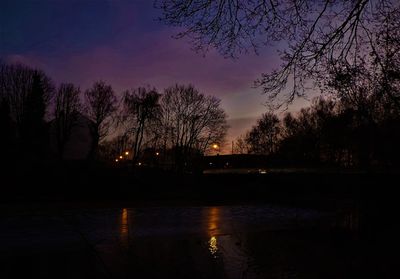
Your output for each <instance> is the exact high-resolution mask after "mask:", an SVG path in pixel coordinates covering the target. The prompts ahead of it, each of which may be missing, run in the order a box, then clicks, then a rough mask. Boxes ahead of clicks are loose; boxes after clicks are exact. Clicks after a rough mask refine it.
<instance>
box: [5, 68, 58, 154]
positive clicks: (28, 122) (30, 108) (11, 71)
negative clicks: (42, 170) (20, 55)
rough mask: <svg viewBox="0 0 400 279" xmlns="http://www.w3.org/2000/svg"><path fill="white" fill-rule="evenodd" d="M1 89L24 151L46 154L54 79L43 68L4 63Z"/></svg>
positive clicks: (18, 141) (22, 152) (21, 151)
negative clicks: (49, 106)
mask: <svg viewBox="0 0 400 279" xmlns="http://www.w3.org/2000/svg"><path fill="white" fill-rule="evenodd" d="M0 92H1V94H0V95H1V98H2V99H3V102H4V104H7V106H8V110H9V116H10V118H11V121H12V123H14V126H15V130H16V140H17V143H16V144H17V146H18V150H19V152H20V155H21V156H26V157H30V158H32V159H33V158H38V157H42V156H44V154H45V144H46V142H47V137H46V134H47V130H46V125H45V116H46V112H47V107H48V104H49V102H50V100H51V98H52V95H53V92H54V87H53V84H52V82H51V80H50V79H49V78H48V77H47V76H46V75H45V74H44V73H43V72H42V71H40V70H34V69H31V68H29V67H26V66H23V65H6V64H0Z"/></svg>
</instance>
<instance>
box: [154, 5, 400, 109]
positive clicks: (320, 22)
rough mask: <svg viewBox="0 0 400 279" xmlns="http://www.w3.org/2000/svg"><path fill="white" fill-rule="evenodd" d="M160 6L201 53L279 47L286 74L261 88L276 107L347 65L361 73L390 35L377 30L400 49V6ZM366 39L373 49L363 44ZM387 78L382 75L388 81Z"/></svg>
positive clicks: (273, 75) (276, 73) (270, 76)
mask: <svg viewBox="0 0 400 279" xmlns="http://www.w3.org/2000/svg"><path fill="white" fill-rule="evenodd" d="M156 3H157V4H156V6H157V7H158V8H160V9H161V10H162V11H163V15H162V17H161V20H162V21H164V22H165V23H167V24H169V25H172V26H178V27H183V31H182V32H180V33H179V34H178V35H177V37H178V38H182V37H188V38H189V39H190V40H191V41H192V42H193V44H194V46H195V49H196V50H200V51H207V50H208V49H209V48H216V49H218V50H219V51H220V52H221V53H222V54H224V55H226V56H234V57H235V56H237V55H239V54H240V53H242V52H247V51H250V50H254V51H256V52H257V51H258V49H259V48H260V46H265V45H270V44H279V47H281V48H282V49H281V52H280V57H281V60H282V62H283V63H282V65H281V67H280V68H278V69H275V70H273V71H271V72H269V73H265V74H262V76H261V78H260V79H259V80H257V81H256V85H258V86H261V87H263V90H264V92H265V93H266V94H268V99H269V101H270V102H273V101H275V104H276V105H278V106H279V105H282V104H283V103H288V102H289V103H290V102H291V101H293V99H294V98H295V97H297V96H304V95H305V94H306V93H307V85H308V84H309V81H313V82H316V83H317V84H319V85H323V83H324V81H325V77H326V75H327V74H328V73H329V72H330V70H331V67H332V66H335V65H337V64H338V65H340V64H341V63H349V64H351V65H353V66H356V65H357V63H358V56H359V55H360V54H363V55H367V54H368V53H370V52H371V50H372V51H374V50H373V48H372V45H378V42H379V40H380V39H379V38H380V37H381V38H384V37H385V35H383V34H385V33H383V32H376V30H377V28H378V29H379V27H381V26H387V27H388V28H386V31H390V33H391V34H392V35H391V36H390V37H391V38H392V42H393V46H394V45H395V44H396V42H397V45H398V39H399V37H398V36H397V33H398V32H399V31H398V30H399V28H398V27H399V22H400V9H399V7H400V3H399V2H398V1H397V0H376V1H375V0H355V1H346V0H339V1H330V0H321V1H317V2H315V1H311V0H306V1H303V0H293V1H274V0H273V1H269V0H255V1H229V0H218V1H208V0H196V1H184V0H158V1H156ZM379 34H381V35H379ZM393 35H395V36H393ZM394 37H396V39H393V38H394ZM365 38H368V39H370V40H371V41H372V44H365ZM379 49H380V47H375V50H379ZM369 62H372V61H371V60H369ZM378 62H379V61H378ZM381 62H382V61H381ZM385 65H387V64H385V63H382V66H385ZM396 75H397V74H396ZM388 77H389V75H384V76H383V80H385V79H386V78H388ZM386 84H387V83H386ZM287 85H290V88H287Z"/></svg>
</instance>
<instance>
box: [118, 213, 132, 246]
mask: <svg viewBox="0 0 400 279" xmlns="http://www.w3.org/2000/svg"><path fill="white" fill-rule="evenodd" d="M129 223H130V220H129V212H128V209H127V208H123V209H122V211H121V221H120V240H121V244H122V245H123V246H128V245H129Z"/></svg>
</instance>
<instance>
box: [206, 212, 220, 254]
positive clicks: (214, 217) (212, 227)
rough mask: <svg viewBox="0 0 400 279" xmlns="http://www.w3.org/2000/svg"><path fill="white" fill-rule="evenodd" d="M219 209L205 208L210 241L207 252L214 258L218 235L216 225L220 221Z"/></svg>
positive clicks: (216, 250)
mask: <svg viewBox="0 0 400 279" xmlns="http://www.w3.org/2000/svg"><path fill="white" fill-rule="evenodd" d="M219 214H220V209H219V208H218V207H210V208H207V215H208V216H207V224H208V226H207V231H208V234H209V235H210V240H209V241H208V244H209V248H208V249H209V250H210V253H211V255H212V256H213V257H214V258H216V257H217V252H218V242H217V235H218V233H219V230H218V225H219V221H220V216H219Z"/></svg>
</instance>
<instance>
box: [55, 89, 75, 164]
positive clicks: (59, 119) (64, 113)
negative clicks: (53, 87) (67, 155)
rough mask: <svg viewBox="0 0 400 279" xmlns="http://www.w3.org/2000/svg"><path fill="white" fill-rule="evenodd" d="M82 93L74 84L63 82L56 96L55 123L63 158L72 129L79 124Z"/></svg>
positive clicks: (60, 153) (58, 144) (60, 152)
mask: <svg viewBox="0 0 400 279" xmlns="http://www.w3.org/2000/svg"><path fill="white" fill-rule="evenodd" d="M80 93H81V92H80V89H79V88H78V87H75V86H74V85H73V84H71V83H67V84H66V83H62V84H61V85H60V86H59V88H58V91H57V94H56V97H55V106H54V124H55V134H56V140H57V148H58V154H59V156H60V158H61V159H62V158H63V156H64V150H65V145H66V144H67V142H68V141H69V139H70V138H71V134H72V130H73V128H74V127H76V126H77V125H78V115H79V113H80V110H81V102H80Z"/></svg>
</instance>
